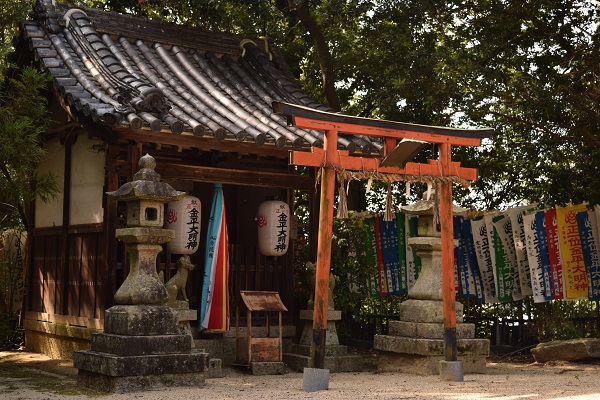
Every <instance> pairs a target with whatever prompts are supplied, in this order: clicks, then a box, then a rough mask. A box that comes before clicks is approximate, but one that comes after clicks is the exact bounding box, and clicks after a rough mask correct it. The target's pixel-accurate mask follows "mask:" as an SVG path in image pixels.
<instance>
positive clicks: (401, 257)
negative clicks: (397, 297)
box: [396, 212, 408, 293]
mask: <svg viewBox="0 0 600 400" xmlns="http://www.w3.org/2000/svg"><path fill="white" fill-rule="evenodd" d="M404 219H405V215H404V213H403V212H397V213H396V229H397V238H398V270H399V273H400V293H408V281H407V274H406V232H405V230H406V227H405V225H404Z"/></svg>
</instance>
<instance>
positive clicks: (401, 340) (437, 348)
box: [373, 335, 490, 358]
mask: <svg viewBox="0 0 600 400" xmlns="http://www.w3.org/2000/svg"><path fill="white" fill-rule="evenodd" d="M373 348H374V349H376V350H380V351H387V352H392V353H402V354H416V355H422V356H443V355H444V340H441V339H418V338H411V337H403V336H390V335H375V339H374V344H373ZM456 348H457V352H458V355H462V354H471V355H477V356H481V357H484V358H485V357H487V356H488V355H489V352H490V342H489V340H487V339H458V340H457V341H456Z"/></svg>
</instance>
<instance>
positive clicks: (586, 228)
mask: <svg viewBox="0 0 600 400" xmlns="http://www.w3.org/2000/svg"><path fill="white" fill-rule="evenodd" d="M577 225H578V227H579V237H580V240H581V251H582V253H583V260H584V261H585V268H586V272H587V276H588V285H589V290H588V298H589V299H590V300H591V301H598V300H600V254H599V250H600V249H599V248H598V246H597V245H596V243H597V238H598V227H597V220H596V214H595V213H594V212H593V211H582V212H578V213H577Z"/></svg>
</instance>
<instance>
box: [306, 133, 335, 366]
mask: <svg viewBox="0 0 600 400" xmlns="http://www.w3.org/2000/svg"><path fill="white" fill-rule="evenodd" d="M337 142H338V132H337V131H326V132H325V140H324V142H323V147H324V149H325V166H323V168H322V172H321V204H320V210H319V237H318V243H317V246H318V249H317V271H316V278H315V279H316V282H315V297H314V299H315V300H314V309H313V338H312V345H311V349H310V355H311V357H310V366H311V367H312V368H321V369H322V368H324V366H325V338H326V332H327V307H328V300H329V299H328V291H329V272H330V262H331V237H332V234H333V202H334V199H335V197H334V196H335V191H334V189H335V169H333V168H332V167H331V165H333V164H334V163H335V162H336V155H337Z"/></svg>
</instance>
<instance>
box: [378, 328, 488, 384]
mask: <svg viewBox="0 0 600 400" xmlns="http://www.w3.org/2000/svg"><path fill="white" fill-rule="evenodd" d="M373 347H374V348H375V349H377V350H379V360H378V367H377V369H378V371H379V372H403V373H408V374H415V375H438V374H439V373H440V362H441V361H444V340H442V339H422V338H408V337H400V336H389V335H377V336H375V342H374V346H373ZM489 347H490V344H489V340H487V339H458V340H457V351H458V358H459V359H460V360H461V361H462V363H463V369H464V372H467V373H485V371H486V358H487V356H488V354H489Z"/></svg>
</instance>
